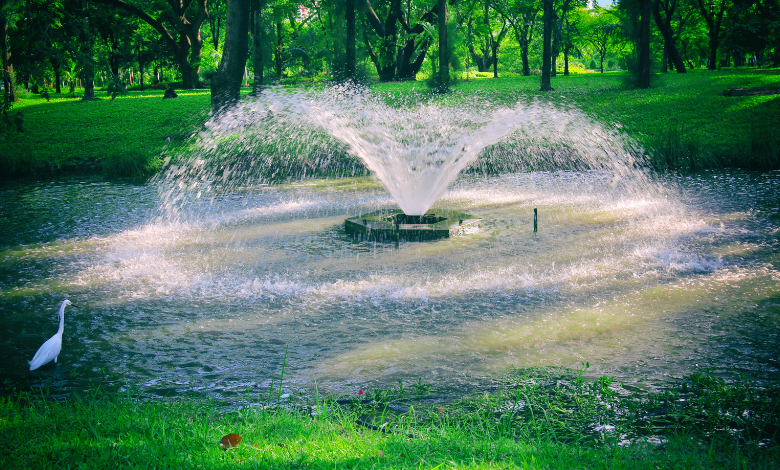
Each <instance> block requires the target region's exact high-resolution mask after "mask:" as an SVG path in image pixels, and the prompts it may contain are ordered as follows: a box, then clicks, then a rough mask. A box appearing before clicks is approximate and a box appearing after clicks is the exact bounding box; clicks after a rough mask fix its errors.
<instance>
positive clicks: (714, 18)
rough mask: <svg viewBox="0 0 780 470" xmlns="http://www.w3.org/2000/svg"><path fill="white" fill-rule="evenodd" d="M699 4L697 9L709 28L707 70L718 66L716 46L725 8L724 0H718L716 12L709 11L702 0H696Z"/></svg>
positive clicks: (718, 41) (718, 42)
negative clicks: (708, 60)
mask: <svg viewBox="0 0 780 470" xmlns="http://www.w3.org/2000/svg"><path fill="white" fill-rule="evenodd" d="M697 4H698V5H699V11H700V12H701V14H702V16H703V17H704V21H705V22H706V23H707V29H708V30H709V39H710V40H709V46H710V63H709V64H707V68H708V69H709V70H716V69H717V68H718V64H717V60H718V46H719V44H720V39H719V37H718V36H719V35H720V24H721V21H722V20H723V12H724V11H725V9H726V0H720V10H719V11H718V12H717V13H716V12H714V11H711V10H710V8H709V7H708V5H705V4H704V1H703V0H697Z"/></svg>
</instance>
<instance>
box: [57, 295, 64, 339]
mask: <svg viewBox="0 0 780 470" xmlns="http://www.w3.org/2000/svg"><path fill="white" fill-rule="evenodd" d="M63 331H65V302H63V303H62V305H60V329H59V330H57V334H62V332H63Z"/></svg>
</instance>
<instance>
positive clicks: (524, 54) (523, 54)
mask: <svg viewBox="0 0 780 470" xmlns="http://www.w3.org/2000/svg"><path fill="white" fill-rule="evenodd" d="M520 59H521V60H522V62H523V76H524V77H527V76H529V75H531V66H530V65H529V64H528V44H524V45H523V46H521V47H520Z"/></svg>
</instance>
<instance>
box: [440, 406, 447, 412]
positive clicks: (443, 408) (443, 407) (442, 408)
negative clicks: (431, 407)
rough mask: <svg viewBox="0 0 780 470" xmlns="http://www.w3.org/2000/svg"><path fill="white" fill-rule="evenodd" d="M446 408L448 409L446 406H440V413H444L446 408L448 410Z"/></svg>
mask: <svg viewBox="0 0 780 470" xmlns="http://www.w3.org/2000/svg"><path fill="white" fill-rule="evenodd" d="M446 409H447V407H446V406H440V407H439V413H444V410H446Z"/></svg>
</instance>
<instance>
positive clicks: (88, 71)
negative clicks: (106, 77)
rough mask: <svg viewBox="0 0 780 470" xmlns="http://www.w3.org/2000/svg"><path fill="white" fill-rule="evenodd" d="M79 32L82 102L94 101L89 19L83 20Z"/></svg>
mask: <svg viewBox="0 0 780 470" xmlns="http://www.w3.org/2000/svg"><path fill="white" fill-rule="evenodd" d="M82 28H83V29H82V31H81V35H82V36H81V57H82V60H83V61H84V63H83V64H82V69H81V77H82V78H83V79H84V97H83V98H82V101H89V100H94V99H96V98H95V62H94V57H93V55H92V34H91V33H90V31H89V18H84V23H83V24H82Z"/></svg>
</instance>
